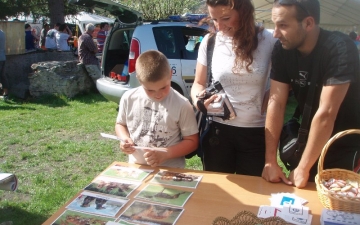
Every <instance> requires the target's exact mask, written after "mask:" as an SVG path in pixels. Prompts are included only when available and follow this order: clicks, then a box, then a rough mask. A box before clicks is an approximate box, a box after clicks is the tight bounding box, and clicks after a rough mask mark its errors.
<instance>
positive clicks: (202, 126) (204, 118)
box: [185, 35, 216, 159]
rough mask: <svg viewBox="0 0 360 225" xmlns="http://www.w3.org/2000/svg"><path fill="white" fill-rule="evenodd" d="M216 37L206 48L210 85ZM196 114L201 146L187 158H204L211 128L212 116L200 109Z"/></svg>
mask: <svg viewBox="0 0 360 225" xmlns="http://www.w3.org/2000/svg"><path fill="white" fill-rule="evenodd" d="M215 37H216V35H211V36H210V37H209V39H208V43H207V48H206V58H207V64H208V66H207V81H208V85H210V84H211V80H212V73H211V61H212V55H213V52H214V45H215ZM195 116H196V122H197V125H198V130H199V146H198V148H197V149H196V150H195V151H193V152H191V153H189V154H187V155H185V158H186V159H191V158H192V157H193V156H195V155H197V156H199V157H200V158H201V159H202V158H203V150H202V141H203V139H204V137H205V135H206V134H207V132H208V131H209V128H210V122H211V117H209V116H208V115H207V114H204V113H202V112H201V111H200V110H197V111H196V113H195Z"/></svg>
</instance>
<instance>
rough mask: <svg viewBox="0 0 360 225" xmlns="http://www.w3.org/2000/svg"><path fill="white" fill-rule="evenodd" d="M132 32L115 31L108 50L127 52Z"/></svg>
mask: <svg viewBox="0 0 360 225" xmlns="http://www.w3.org/2000/svg"><path fill="white" fill-rule="evenodd" d="M133 32H134V30H132V29H130V30H117V31H115V32H114V33H113V34H112V36H111V40H110V43H109V48H108V50H115V49H117V50H129V49H130V40H131V37H132V33H133Z"/></svg>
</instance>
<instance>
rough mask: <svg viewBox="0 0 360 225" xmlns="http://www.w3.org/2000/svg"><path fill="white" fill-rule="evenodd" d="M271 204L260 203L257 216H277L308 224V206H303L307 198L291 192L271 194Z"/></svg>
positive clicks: (288, 220) (291, 221)
mask: <svg viewBox="0 0 360 225" xmlns="http://www.w3.org/2000/svg"><path fill="white" fill-rule="evenodd" d="M270 201H271V206H267V205H262V206H260V208H259V212H258V215H257V216H258V217H259V218H268V217H273V216H278V217H280V218H282V219H284V220H285V221H287V222H289V223H292V224H298V225H310V224H311V220H312V215H311V214H310V210H309V208H308V207H305V206H303V204H305V203H307V200H305V199H303V198H300V197H298V196H296V195H294V194H291V193H278V194H271V198H270Z"/></svg>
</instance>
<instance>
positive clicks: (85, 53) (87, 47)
mask: <svg viewBox="0 0 360 225" xmlns="http://www.w3.org/2000/svg"><path fill="white" fill-rule="evenodd" d="M85 28H86V30H85V33H83V34H82V35H81V36H80V37H79V49H78V54H79V61H80V63H82V64H84V65H85V68H86V71H87V72H88V74H89V76H90V77H91V78H92V79H93V81H94V82H95V83H96V80H97V79H99V78H100V76H101V71H100V65H99V60H98V58H96V53H97V52H98V48H97V46H96V44H95V43H94V41H93V37H92V34H93V33H94V30H95V26H94V25H93V24H92V23H88V24H87V25H86V27H85Z"/></svg>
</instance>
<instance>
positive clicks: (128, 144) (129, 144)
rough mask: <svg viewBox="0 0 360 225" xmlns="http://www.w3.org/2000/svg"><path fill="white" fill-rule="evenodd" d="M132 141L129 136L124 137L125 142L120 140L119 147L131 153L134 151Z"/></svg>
mask: <svg viewBox="0 0 360 225" xmlns="http://www.w3.org/2000/svg"><path fill="white" fill-rule="evenodd" d="M132 146H134V142H133V141H132V140H131V138H126V139H125V142H123V141H120V149H121V151H123V152H124V153H125V154H132V153H133V152H134V151H135V148H133V147H132Z"/></svg>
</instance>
